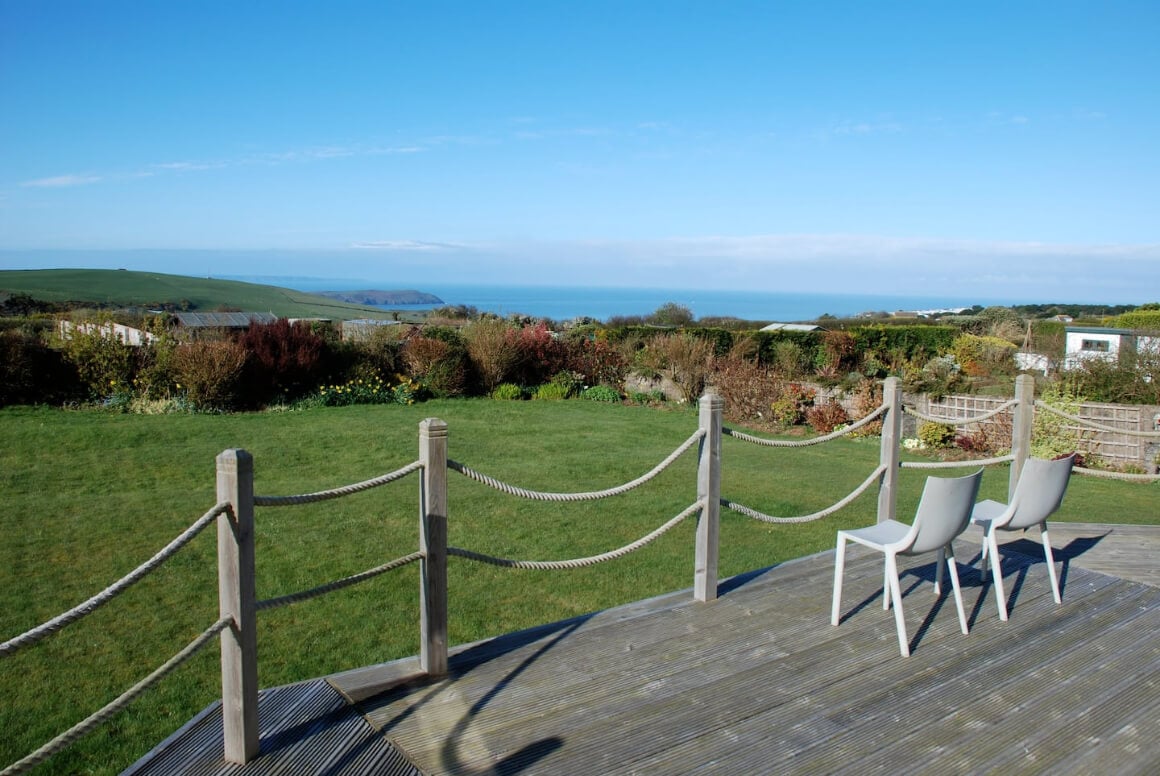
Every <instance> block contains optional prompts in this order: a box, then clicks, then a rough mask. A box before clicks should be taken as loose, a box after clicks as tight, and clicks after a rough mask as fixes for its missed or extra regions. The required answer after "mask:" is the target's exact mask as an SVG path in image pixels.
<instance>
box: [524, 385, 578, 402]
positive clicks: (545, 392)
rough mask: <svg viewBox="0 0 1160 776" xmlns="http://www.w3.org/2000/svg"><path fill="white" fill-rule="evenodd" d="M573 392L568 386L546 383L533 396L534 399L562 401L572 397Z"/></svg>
mask: <svg viewBox="0 0 1160 776" xmlns="http://www.w3.org/2000/svg"><path fill="white" fill-rule="evenodd" d="M571 393H572V390H571V388H570V387H569V386H567V385H561V384H560V383H554V382H553V383H544V384H543V385H541V386H539V387H538V388H536V392H535V393H534V394H532V398H533V399H545V400H548V401H560V400H562V399H567V398H568V396H569V395H571Z"/></svg>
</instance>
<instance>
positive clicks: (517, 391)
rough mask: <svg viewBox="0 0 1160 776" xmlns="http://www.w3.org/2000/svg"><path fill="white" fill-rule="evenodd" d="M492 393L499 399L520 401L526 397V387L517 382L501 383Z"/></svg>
mask: <svg viewBox="0 0 1160 776" xmlns="http://www.w3.org/2000/svg"><path fill="white" fill-rule="evenodd" d="M490 395H491V398H493V399H496V400H498V401H519V400H520V399H523V398H524V389H523V388H521V387H520V386H518V385H516V384H515V383H500V384H499V385H497V386H496V387H495V388H494V389H493V390H492V392H491V394H490Z"/></svg>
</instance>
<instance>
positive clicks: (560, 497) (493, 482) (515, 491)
mask: <svg viewBox="0 0 1160 776" xmlns="http://www.w3.org/2000/svg"><path fill="white" fill-rule="evenodd" d="M703 436H705V431H704V429H697V431H695V432H694V433H693V435H692V436H691V437H689V438H688V439H686V440H685V441H684V442H683V443H682V444H681V446H680V447H678V448H677V449H676V450H674V451H673V452H672V453H670V454H669V457H668V458H666V459H665V460H663V461H661V462H660V463H658V464H657V465H656V466H655V467H653V469H652V470H650V471H648V472H646V473H645V474H642V475H641V476H640V477H637V478H636V479H635V480H632V481H631V482H626V483H624V484H623V485H618V486H616V487H615V488H608V489H607V490H594V491H588V492H586V493H545V492H543V491H538V490H527V489H526V488H519V487H516V486H515V485H508V484H507V483H506V482H501V481H500V480H497V479H496V478H494V477H489V476H487V475H486V474H481V473H479V472H477V471H475V470H474V469H472V468H470V467H469V466H466V465H465V464H461V463H459V462H458V461H451V460H448V461H447V468H448V469H451V470H452V471H456V472H459V473H460V474H462V475H463V476H464V477H467V478H468V479H469V480H475V481H476V482H479V483H482V484H484V485H487V486H488V487H491V488H495V489H496V490H498V491H501V492H503V493H506V494H508V495H509V496H519V497H520V498H526V499H531V500H533V501H597V500H599V499H602V498H608V497H609V496H619V495H621V494H624V493H628V492H629V491H630V490H632V489H633V488H637V487H640V486H641V485H643V484H645V483H646V482H648V481H649V480H651V479H653V478H654V477H656V476H657V475H658V474H660V473H661V472H663V471H664V470H665V469H667V468H669V466H671V465H672V463H673V461H675V460H677V459H678V458H680V457H681V455H683V454H684V453H685V452H686V451H687V450H688V449H689V448H691V447H692V446H693V445H695V444H697V442H698V441H700V439H701V438H702V437H703Z"/></svg>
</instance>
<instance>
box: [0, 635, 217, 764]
mask: <svg viewBox="0 0 1160 776" xmlns="http://www.w3.org/2000/svg"><path fill="white" fill-rule="evenodd" d="M231 624H233V620H232V619H231V618H229V617H223V618H221V619H220V620H218V621H217V622H215V623H214V624H213V625H211V626H210V627H208V628H206V629H205V630H204V631H202V633H201V635H200V636H198V637H197V638H196V639H194V640H193V641H191V642H190V643H189V644H188V645H187V646H186V647H185V649H183V650H181V651H180V652H178V653H177V654H176V655H174V656H173V657H171V658H170V659H169V660H167V661H166V662H165V663H164V664H162V665H161V666H160V667H159V668H157V669H156V670H155V671H153V673H151V674H149V675H148V676H147V677H145V678H144V679H142V680H141V681H139V682H137V684H135V685H133V686H132V687H130V688H129V689H128V690H126V691H125V692H123V693H121V695H119V696H117V697H116V698H115V699H114V700H112V701H111V702H109V703H108V704H107V705H105V706H104V707H103V708H101V709H100V710H99V711H97V712H95V713H94V714H92V715H90V716H89V717H88V718H86V719H84V720H82V721H81V722H78V723H77V724H76V725H73V726H72V727H71V728H69V729H68V730H66V731H65V732H63V733H61V734H60V735H59V736H57V737H56V738H54V739H52V740H51V741H49V742H48V743H47V744H45V745H44V746H42V747H40V748H39V749H37V750H36V751H35V752H33V753H32V754H30V755H28V756H27V757H25V758H24V759H22V760H19V761H17V762H15V763H13V764H12V765H9V766H8V767H7V768H5V769H4V770H3V771H0V776H16V774H20V773H26V772H28V771H29V770H31V769H32V768H34V767H36V766H37V765H40V764H41V763H42V762H44V761H45V760H47V759H48V758H50V757H52V756H53V755H55V754H58V753H59V752H62V751H64V750H65V749H67V748H68V747H69V746H71V745H72V744H74V743H76V742H77V741H78V740H80V739H81V738H82V737H84V736H85V735H87V734H88V733H90V732H92V731H93V730H94V729H96V728H97V727H99V726H101V725H103V724H104V723H105V722H107V721H108V720H110V719H111V718H112V717H113V716H114V715H116V714H117V713H119V712H120V711H121V710H122V709H124V708H125V707H126V706H128V705H129V704H130V703H132V702H133V701H135V700H136V699H137V698H138V697H140V696H141V694H142V693H144V692H145V691H146V690H148V689H150V688H151V687H153V685H155V684H157V683H158V682H160V681H161V680H162V679H164V678H165V677H166V676H168V675H169V674H171V673H173V672H174V671H175V670H177V668H178V667H180V666H181V665H182V664H183V663H185V662H186V661H187V660H189V659H190V658H191V657H193V656H194V655H196V654H197V653H198V652H199V651H201V649H202V648H203V647H205V645H206V644H208V643H209V642H210V640H211V639H212V638H213V637H214V636H217V635H218V634H219V633H221V632H222V631H224V630H225V629H226V628H228V627H230V625H231Z"/></svg>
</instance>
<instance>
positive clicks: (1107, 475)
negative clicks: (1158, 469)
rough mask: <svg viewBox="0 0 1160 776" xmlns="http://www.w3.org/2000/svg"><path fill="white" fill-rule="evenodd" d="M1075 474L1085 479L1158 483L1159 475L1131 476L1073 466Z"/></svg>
mask: <svg viewBox="0 0 1160 776" xmlns="http://www.w3.org/2000/svg"><path fill="white" fill-rule="evenodd" d="M1071 470H1072V471H1073V472H1075V473H1076V474H1082V475H1084V476H1085V477H1099V478H1103V479H1106V480H1123V481H1124V482H1160V474H1132V473H1130V472H1111V471H1106V470H1104V469H1087V468H1084V467H1082V466H1073V467H1072V469H1071Z"/></svg>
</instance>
